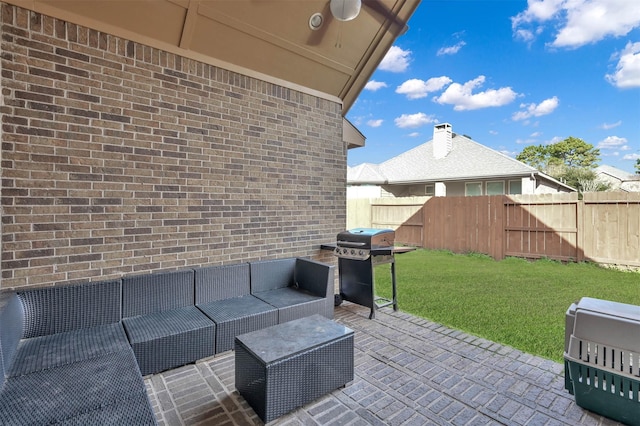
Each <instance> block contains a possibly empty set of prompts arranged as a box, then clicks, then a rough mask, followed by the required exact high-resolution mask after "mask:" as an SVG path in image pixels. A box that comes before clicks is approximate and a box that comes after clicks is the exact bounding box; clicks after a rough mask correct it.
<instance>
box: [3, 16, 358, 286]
mask: <svg viewBox="0 0 640 426" xmlns="http://www.w3.org/2000/svg"><path fill="white" fill-rule="evenodd" d="M0 5H1V7H2V17H1V18H2V30H1V31H2V41H1V43H2V45H1V47H2V63H1V72H2V104H1V106H0V114H1V117H2V154H1V155H2V158H1V161H2V194H1V195H2V209H3V212H2V213H3V214H2V284H1V287H2V288H14V287H21V286H31V285H51V284H56V283H61V282H70V281H86V280H93V281H97V280H102V279H109V278H114V277H120V276H122V275H126V274H134V273H144V272H149V271H154V270H163V269H179V268H183V267H190V266H200V265H208V264H223V263H237V262H243V261H249V260H255V259H265V258H277V257H288V256H312V257H315V258H319V259H321V260H323V259H324V260H329V259H331V256H330V254H326V252H323V251H320V250H319V244H320V243H322V242H327V241H333V240H334V239H335V234H336V233H337V232H338V231H340V230H341V229H342V228H343V227H344V224H345V220H346V206H345V192H346V189H345V186H346V177H345V168H346V148H345V147H344V144H343V143H342V116H341V105H340V104H338V103H335V102H331V101H328V100H325V99H321V98H318V97H314V96H311V95H309V94H305V93H301V92H298V91H295V90H292V89H289V88H286V87H282V86H278V85H275V84H272V83H267V82H264V81H260V80H257V79H254V78H251V77H247V76H244V75H241V74H238V73H234V72H230V71H227V70H224V69H221V68H218V67H215V66H212V65H208V64H205V63H201V62H197V61H195V60H191V59H187V58H184V57H180V56H178V55H175V54H172V53H167V52H164V51H161V50H158V49H155V48H151V47H148V46H144V45H142V44H138V43H134V42H132V41H128V40H124V39H121V38H117V37H114V36H111V35H109V34H105V33H101V32H98V31H94V30H91V29H87V28H84V27H81V26H78V25H75V24H71V23H68V22H64V21H60V20H56V19H52V18H50V17H47V16H44V15H41V14H38V13H34V12H29V11H26V10H24V9H20V8H17V7H14V6H10V5H6V4H0Z"/></svg>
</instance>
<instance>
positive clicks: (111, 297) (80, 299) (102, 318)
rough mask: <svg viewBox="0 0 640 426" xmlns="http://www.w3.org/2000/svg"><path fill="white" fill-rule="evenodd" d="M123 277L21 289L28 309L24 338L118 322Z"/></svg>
mask: <svg viewBox="0 0 640 426" xmlns="http://www.w3.org/2000/svg"><path fill="white" fill-rule="evenodd" d="M121 290H122V286H121V282H120V280H112V281H102V282H95V283H84V284H76V285H67V286H61V287H44V288H38V289H33V290H25V291H19V292H18V296H19V297H20V299H21V300H22V303H23V305H24V309H25V331H24V337H25V338H30V337H38V336H46V335H48V334H55V333H64V332H66V331H71V330H78V329H82V328H89V327H95V326H98V325H105V324H110V323H114V322H118V321H120V319H121V313H122V311H121V305H120V303H121Z"/></svg>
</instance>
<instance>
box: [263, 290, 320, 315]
mask: <svg viewBox="0 0 640 426" xmlns="http://www.w3.org/2000/svg"><path fill="white" fill-rule="evenodd" d="M254 296H256V297H257V298H259V299H261V300H264V301H265V302H267V303H268V304H270V305H273V306H275V307H277V308H278V323H279V324H281V323H283V322H287V321H291V320H294V319H298V318H302V317H306V316H309V315H313V314H320V315H324V313H325V305H326V303H325V302H326V299H325V298H323V297H318V296H314V295H313V294H310V293H308V292H306V291H303V290H300V289H295V288H292V287H286V288H279V289H275V290H270V291H263V292H259V293H255V294H254Z"/></svg>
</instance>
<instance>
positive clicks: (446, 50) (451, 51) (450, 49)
mask: <svg viewBox="0 0 640 426" xmlns="http://www.w3.org/2000/svg"><path fill="white" fill-rule="evenodd" d="M466 44H467V43H465V42H464V41H460V42H458V43H456V44H454V45H453V46H447V47H441V48H440V49H438V53H437V55H438V56H442V55H455V54H456V53H458V51H459V50H460V49H462V48H463V47H464V46H465V45H466Z"/></svg>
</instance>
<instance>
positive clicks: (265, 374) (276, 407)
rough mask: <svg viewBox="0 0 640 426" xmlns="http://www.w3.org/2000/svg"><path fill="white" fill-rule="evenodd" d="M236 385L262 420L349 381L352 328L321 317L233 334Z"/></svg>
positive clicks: (351, 360)
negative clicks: (234, 337)
mask: <svg viewBox="0 0 640 426" xmlns="http://www.w3.org/2000/svg"><path fill="white" fill-rule="evenodd" d="M235 362H236V365H235V369H236V371H235V379H236V388H237V389H238V391H239V392H240V394H241V395H242V396H243V397H244V399H245V400H246V401H247V402H248V403H249V405H251V407H252V408H253V409H254V411H255V412H256V413H257V414H258V416H259V417H260V418H261V419H262V420H263V421H264V422H265V423H267V422H269V421H271V420H274V419H277V418H278V417H280V416H282V415H283V414H286V413H288V412H289V411H292V410H293V409H295V408H298V407H301V406H303V405H305V404H308V403H309V402H311V401H313V400H315V399H317V398H319V397H320V396H322V395H324V394H326V393H329V392H331V391H333V390H335V389H337V388H339V387H341V386H344V385H346V384H347V383H348V382H350V381H352V380H353V330H351V329H349V328H347V327H345V326H343V325H340V324H338V323H336V322H334V321H331V320H329V319H327V318H325V317H323V316H320V315H313V316H310V317H306V318H301V319H298V320H294V321H290V322H286V323H284V324H279V325H275V326H272V327H268V328H264V329H262V330H258V331H254V332H251V333H247V334H243V335H240V336H237V337H236V339H235Z"/></svg>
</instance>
